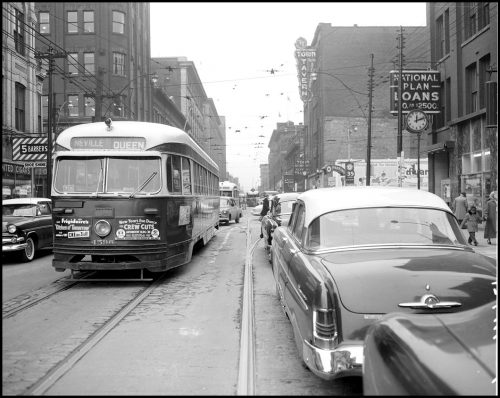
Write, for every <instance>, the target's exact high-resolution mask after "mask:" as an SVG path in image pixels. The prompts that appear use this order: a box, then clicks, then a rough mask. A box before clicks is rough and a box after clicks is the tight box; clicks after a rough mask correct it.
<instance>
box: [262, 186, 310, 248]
mask: <svg viewBox="0 0 500 398" xmlns="http://www.w3.org/2000/svg"><path fill="white" fill-rule="evenodd" d="M299 195H300V193H299V192H289V193H280V194H278V195H275V196H274V197H273V200H271V201H269V202H270V203H271V205H270V207H271V210H270V211H269V213H268V214H267V215H265V216H264V217H263V218H262V222H261V225H260V237H261V238H264V245H265V248H266V250H268V249H270V248H271V242H272V239H273V237H272V234H273V231H274V230H275V229H276V228H277V227H279V226H287V225H288V220H289V219H290V215H291V214H292V206H293V204H294V203H295V201H296V200H297V197H298V196H299Z"/></svg>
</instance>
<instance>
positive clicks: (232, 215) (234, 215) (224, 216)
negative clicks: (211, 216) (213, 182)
mask: <svg viewBox="0 0 500 398" xmlns="http://www.w3.org/2000/svg"><path fill="white" fill-rule="evenodd" d="M240 215H241V209H240V208H239V207H238V206H237V204H236V201H235V200H234V199H233V198H230V197H227V196H221V197H220V208H219V222H223V223H226V224H228V223H229V222H230V221H232V220H234V222H235V223H239V222H240Z"/></svg>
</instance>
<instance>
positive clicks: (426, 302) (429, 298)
mask: <svg viewBox="0 0 500 398" xmlns="http://www.w3.org/2000/svg"><path fill="white" fill-rule="evenodd" d="M398 306H399V307H404V308H415V309H420V308H425V309H431V310H433V309H440V308H452V307H461V306H462V303H459V302H458V301H440V300H439V299H438V298H437V297H436V296H435V295H433V294H424V295H423V296H422V298H421V299H420V301H416V302H409V303H399V304H398Z"/></svg>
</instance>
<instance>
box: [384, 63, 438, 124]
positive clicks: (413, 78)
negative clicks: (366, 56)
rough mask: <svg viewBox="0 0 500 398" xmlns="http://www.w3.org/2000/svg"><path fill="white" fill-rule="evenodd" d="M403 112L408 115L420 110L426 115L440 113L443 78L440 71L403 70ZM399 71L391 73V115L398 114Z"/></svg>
mask: <svg viewBox="0 0 500 398" xmlns="http://www.w3.org/2000/svg"><path fill="white" fill-rule="evenodd" d="M401 86H402V87H401V99H402V101H401V110H402V112H403V113H408V112H410V111H412V110H415V109H419V110H421V111H423V112H425V113H440V112H441V104H440V100H441V98H440V92H441V78H440V72H439V71H433V70H403V71H402V73H401ZM398 89H399V71H397V70H392V71H391V72H390V95H391V104H390V105H391V113H392V114H393V115H394V114H395V115H397V114H398V100H399V95H398Z"/></svg>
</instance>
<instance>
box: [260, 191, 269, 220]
mask: <svg viewBox="0 0 500 398" xmlns="http://www.w3.org/2000/svg"><path fill="white" fill-rule="evenodd" d="M268 211H269V195H266V196H265V197H264V200H263V201H262V211H261V212H260V219H261V220H262V217H264V216H265V215H266V214H267V213H268Z"/></svg>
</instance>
